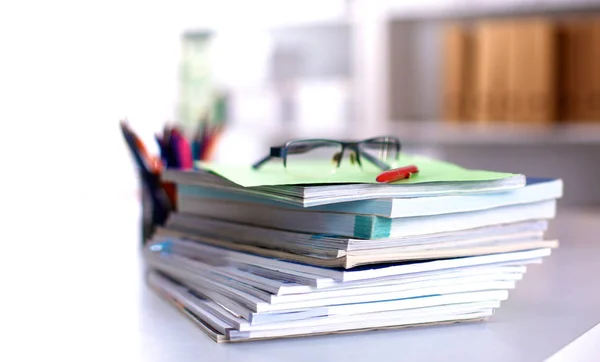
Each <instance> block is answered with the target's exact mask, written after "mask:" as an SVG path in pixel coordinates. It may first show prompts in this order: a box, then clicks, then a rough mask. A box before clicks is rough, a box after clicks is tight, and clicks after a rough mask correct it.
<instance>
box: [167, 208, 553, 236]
mask: <svg viewBox="0 0 600 362" xmlns="http://www.w3.org/2000/svg"><path fill="white" fill-rule="evenodd" d="M179 211H180V212H182V213H189V214H193V215H199V216H204V217H210V218H215V219H222V220H227V221H230V222H237V223H242V224H249V225H256V226H262V227H270V228H276V229H282V230H291V231H299V232H307V233H314V234H330V235H340V236H347V237H353V238H361V239H379V238H389V237H402V236H411V235H424V234H433V233H440V232H450V231H458V230H466V229H473V228H478V227H484V226H491V225H495V224H507V223H513V222H520V221H526V220H540V219H551V218H553V217H554V215H555V211H556V201H555V200H548V201H542V202H536V203H529V204H522V205H513V206H504V207H498V208H494V209H488V210H479V211H471V212H463V213H455V214H442V215H432V216H418V217H406V218H395V219H391V218H385V217H381V216H373V215H353V214H344V213H329V212H312V211H304V210H290V209H286V208H277V207H272V206H267V205H258V204H246V203H238V202H229V201H214V200H208V199H206V200H202V201H201V202H197V203H191V202H190V203H188V204H186V205H180V207H179Z"/></svg>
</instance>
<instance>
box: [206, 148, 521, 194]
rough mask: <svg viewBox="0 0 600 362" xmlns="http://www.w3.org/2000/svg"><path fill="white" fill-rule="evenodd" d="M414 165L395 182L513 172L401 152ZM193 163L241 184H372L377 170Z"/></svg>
mask: <svg viewBox="0 0 600 362" xmlns="http://www.w3.org/2000/svg"><path fill="white" fill-rule="evenodd" d="M404 165H416V166H417V167H418V168H419V173H417V174H415V175H413V176H412V177H411V178H409V179H405V180H400V181H397V182H396V183H397V184H418V183H431V182H459V181H494V180H500V179H504V178H508V177H512V176H515V174H512V173H505V172H495V171H485V170H472V169H467V168H463V167H461V166H459V165H456V164H453V163H449V162H444V161H440V160H435V159H432V158H428V157H423V156H416V155H409V154H402V155H401V157H400V161H399V164H398V165H393V167H400V166H404ZM197 167H198V168H200V169H202V170H205V171H210V172H212V173H215V174H217V175H219V176H221V177H224V178H225V179H227V180H229V181H231V182H234V183H236V184H238V185H240V186H243V187H254V186H276V185H300V184H340V183H370V184H376V183H377V181H376V180H375V178H376V177H377V175H378V174H379V172H378V171H373V170H368V171H367V170H361V168H360V167H358V166H357V165H352V164H350V162H345V163H344V162H342V165H341V166H340V168H339V169H338V170H337V171H336V172H335V173H331V174H329V173H327V174H325V173H315V172H310V170H311V164H310V163H306V164H305V165H303V168H306V172H302V174H303V175H302V176H298V175H297V174H290V173H288V172H287V171H286V170H285V168H284V167H283V163H282V162H281V160H274V161H272V162H269V163H267V164H265V165H264V166H263V167H261V168H260V169H259V170H254V169H252V167H250V166H249V165H248V166H245V165H242V166H241V165H231V164H223V163H206V162H200V163H198V164H197Z"/></svg>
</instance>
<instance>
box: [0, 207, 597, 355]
mask: <svg viewBox="0 0 600 362" xmlns="http://www.w3.org/2000/svg"><path fill="white" fill-rule="evenodd" d="M85 204H87V203H85ZM118 206H119V207H116V208H115V207H114V205H113V206H112V207H111V206H109V205H105V207H102V206H98V205H96V206H95V207H89V206H88V207H87V209H86V211H88V210H89V212H88V213H87V214H86V213H82V212H81V210H80V211H78V212H75V211H74V212H72V213H71V214H72V215H70V218H66V216H65V217H64V218H62V220H64V221H65V222H66V221H67V220H69V223H68V224H69V225H70V226H69V227H65V225H62V228H59V227H57V221H56V220H57V219H56V218H53V219H51V220H46V221H45V223H44V225H42V226H39V227H35V228H31V227H30V229H29V230H28V232H29V233H30V234H31V235H35V236H37V237H39V238H42V237H43V235H54V238H51V239H48V238H47V237H46V239H45V240H43V243H42V242H40V244H39V245H40V250H38V252H36V253H35V254H34V255H32V254H31V253H29V254H28V255H27V258H28V260H29V262H33V263H35V265H36V268H34V269H23V268H21V270H22V271H23V272H22V273H20V274H15V275H18V277H17V278H15V279H16V282H13V283H15V285H16V286H17V287H19V286H20V289H19V290H20V292H21V293H24V294H21V296H22V298H21V299H20V300H19V301H18V307H20V308H21V310H23V311H25V310H27V311H28V312H25V313H26V314H20V313H6V314H7V317H8V318H6V319H4V321H8V323H5V322H4V321H3V324H4V328H7V326H8V328H10V332H11V333H12V335H16V336H17V337H23V338H25V339H24V341H26V343H25V344H22V345H19V344H18V343H15V344H14V345H12V346H9V349H10V347H13V349H14V352H15V353H19V355H21V356H25V355H28V357H27V358H32V357H33V358H35V357H44V358H45V359H49V356H50V355H51V354H56V356H57V357H59V356H60V357H61V358H63V360H65V359H69V357H71V358H73V359H78V358H82V359H84V360H107V359H111V360H115V359H117V360H128V361H133V360H144V361H248V362H250V361H260V362H269V361H284V360H285V361H288V362H292V361H353V362H355V361H373V360H378V359H381V358H386V359H388V358H393V359H394V360H398V359H400V360H402V361H421V360H422V361H437V360H440V361H441V360H460V361H469V360H473V361H479V360H482V358H483V357H482V356H485V359H486V360H487V361H538V360H543V359H545V358H547V357H549V356H551V355H553V354H554V353H556V352H557V351H558V350H560V349H561V348H563V347H564V346H566V345H567V344H569V343H570V342H572V341H573V340H575V339H576V338H578V337H579V336H580V335H582V334H583V333H585V332H586V331H587V330H589V329H590V328H592V327H593V326H594V325H596V324H597V323H599V322H600V288H599V287H598V286H597V282H596V278H597V275H599V274H600V260H599V258H600V242H599V241H598V240H597V235H598V229H599V228H600V210H598V209H595V210H590V209H588V210H564V209H561V208H560V207H559V212H558V217H557V219H556V220H554V221H553V223H552V228H551V231H550V233H551V234H552V235H554V236H556V237H558V238H559V240H560V241H561V246H560V248H559V249H558V250H556V251H555V252H554V253H553V254H552V255H551V256H550V257H549V258H547V259H546V260H545V262H544V263H543V264H541V265H533V266H531V267H530V268H529V270H528V272H527V273H526V274H525V277H524V279H523V280H522V281H520V282H519V283H518V285H517V288H516V289H515V290H514V291H513V292H511V295H510V297H509V300H508V301H506V302H505V303H503V305H502V307H501V308H500V309H499V310H498V311H497V312H496V314H495V315H494V316H493V317H492V318H491V319H490V320H489V321H487V322H482V323H473V324H463V325H450V326H442V327H421V328H411V329H404V330H396V331H377V332H368V333H358V334H347V335H335V336H323V337H310V338H303V339H287V340H275V341H262V342H252V343H242V344H224V345H217V344H215V343H214V342H213V341H212V340H211V339H209V338H208V337H207V336H205V335H204V334H203V332H202V331H201V330H200V329H199V328H197V327H196V326H195V325H194V324H193V323H192V322H191V321H189V320H188V319H186V318H185V317H183V316H182V315H181V314H180V313H179V312H178V311H177V310H175V309H174V308H173V307H172V306H171V305H170V304H168V303H167V302H165V301H164V300H162V299H161V298H160V297H159V296H157V295H156V294H155V293H154V292H153V291H151V290H149V289H148V287H147V286H146V285H145V284H144V283H143V279H142V276H143V266H142V264H141V262H140V260H139V256H138V249H137V248H138V245H139V244H138V240H139V239H138V230H137V228H136V226H137V225H138V224H139V223H138V221H137V220H138V210H137V207H136V205H134V204H133V203H131V202H129V203H127V204H123V205H118ZM109 207H110V209H109ZM116 209H118V210H116ZM107 210H114V211H112V212H107ZM90 215H93V216H94V217H91V218H90ZM73 220H75V222H73ZM100 222H102V223H103V224H104V225H109V226H110V227H100V224H99V223H100ZM49 232H50V233H54V234H48V233H49ZM56 238H58V239H56ZM32 239H34V238H32ZM52 240H53V241H57V240H60V241H61V243H62V244H61V246H60V247H59V248H58V252H57V248H56V245H54V246H52ZM23 248H24V249H23V250H21V251H22V252H25V251H26V250H28V249H27V248H28V246H27V245H24V246H23ZM46 252H47V253H46ZM8 263H9V265H10V260H9V261H8ZM14 263H16V261H14ZM7 270H8V269H7ZM25 282H29V283H35V284H33V285H35V289H33V292H32V288H31V287H27V284H25ZM28 285H32V284H28ZM30 299H32V300H30ZM15 305H16V304H15ZM23 307H25V308H23ZM9 308H10V302H9ZM24 318H25V319H24ZM24 320H25V321H24ZM4 353H7V352H6V351H4ZM0 359H1V358H0ZM11 360H15V358H12V359H11Z"/></svg>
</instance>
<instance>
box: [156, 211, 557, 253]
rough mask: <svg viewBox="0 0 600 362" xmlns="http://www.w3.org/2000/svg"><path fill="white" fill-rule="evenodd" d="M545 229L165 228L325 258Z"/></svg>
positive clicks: (543, 225) (207, 223)
mask: <svg viewBox="0 0 600 362" xmlns="http://www.w3.org/2000/svg"><path fill="white" fill-rule="evenodd" d="M547 227H548V222H547V221H546V220H533V221H524V222H519V223H510V224H500V225H492V226H485V227H481V228H474V229H468V230H461V231H452V232H443V233H434V234H426V235H413V236H405V237H395V238H381V239H371V240H368V239H355V238H348V237H343V236H337V235H329V234H310V233H304V232H296V231H286V230H280V229H272V228H266V227H260V226H254V225H245V224H239V223H234V222H229V221H224V220H218V219H210V218H206V217H199V216H195V215H192V214H182V213H175V214H172V215H171V216H170V218H169V220H167V223H166V225H165V228H166V229H170V230H173V231H181V232H184V233H189V234H194V235H197V236H198V237H202V236H208V237H213V238H215V239H221V240H227V241H231V242H234V243H237V244H242V245H252V246H258V247H262V248H270V249H275V250H283V251H289V252H292V253H298V254H313V255H317V256H322V257H324V258H328V257H332V256H341V255H344V254H346V253H347V252H354V251H376V250H378V249H388V248H396V247H407V248H427V249H431V248H435V247H450V246H460V245H476V244H479V243H486V242H494V241H502V240H511V239H515V238H516V237H520V238H529V239H535V240H537V239H541V238H542V236H543V234H544V231H545V230H546V229H547Z"/></svg>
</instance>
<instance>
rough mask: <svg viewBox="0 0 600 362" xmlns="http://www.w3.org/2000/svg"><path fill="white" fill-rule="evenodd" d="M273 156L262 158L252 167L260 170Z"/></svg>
mask: <svg viewBox="0 0 600 362" xmlns="http://www.w3.org/2000/svg"><path fill="white" fill-rule="evenodd" d="M272 157H273V156H271V155H267V156H265V157H263V158H261V159H260V160H259V161H258V162H256V163H255V164H253V165H252V168H253V169H255V170H256V169H258V168H259V167H260V166H262V165H264V164H265V163H267V162H268V161H269V160H270V159H271V158H272Z"/></svg>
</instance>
